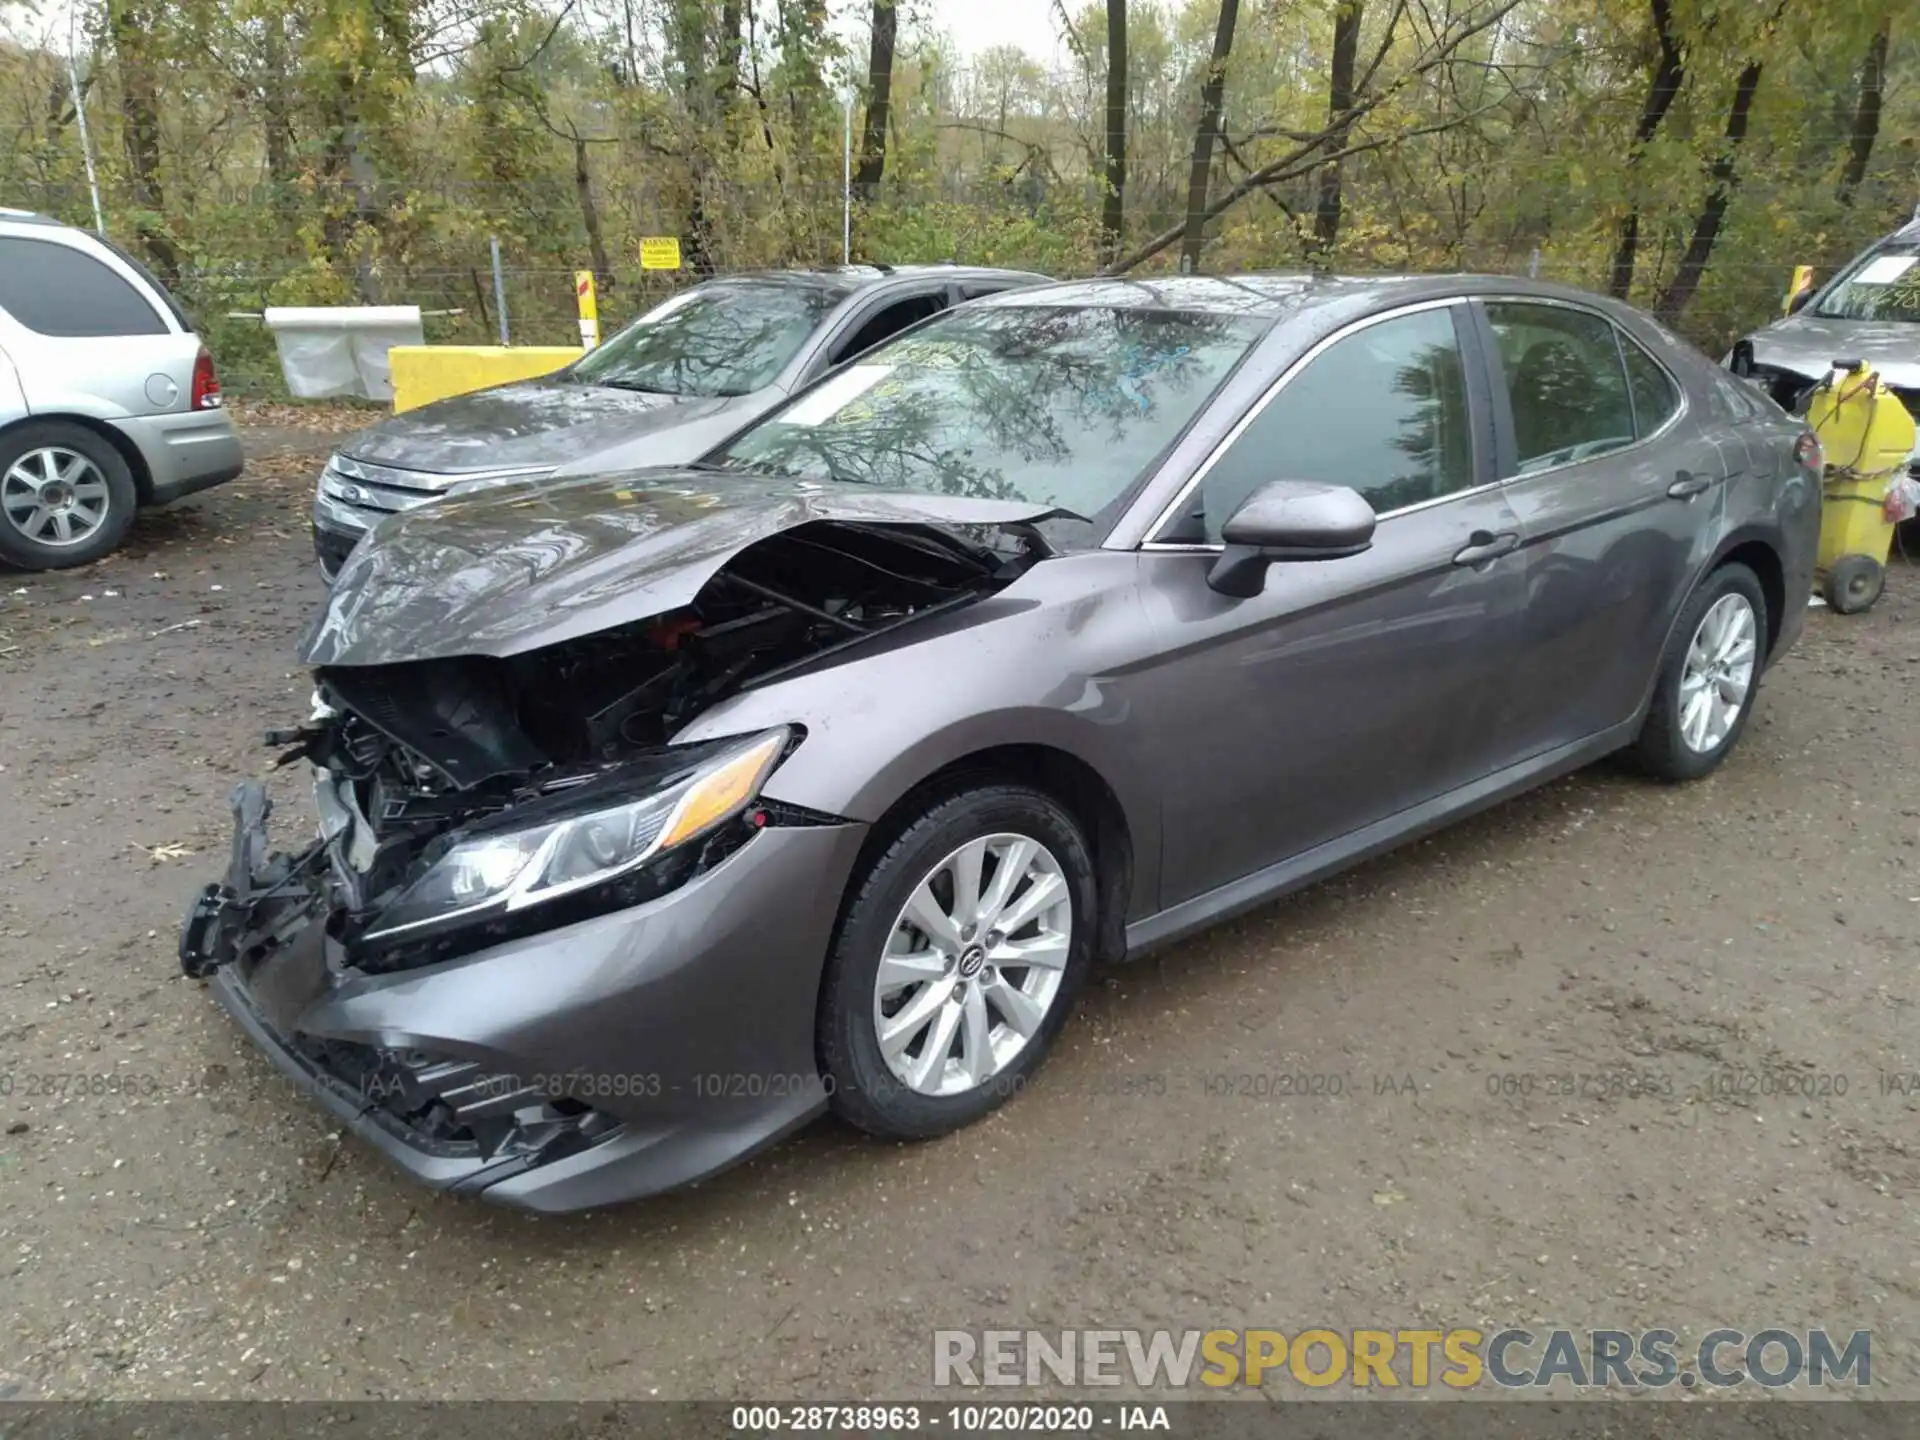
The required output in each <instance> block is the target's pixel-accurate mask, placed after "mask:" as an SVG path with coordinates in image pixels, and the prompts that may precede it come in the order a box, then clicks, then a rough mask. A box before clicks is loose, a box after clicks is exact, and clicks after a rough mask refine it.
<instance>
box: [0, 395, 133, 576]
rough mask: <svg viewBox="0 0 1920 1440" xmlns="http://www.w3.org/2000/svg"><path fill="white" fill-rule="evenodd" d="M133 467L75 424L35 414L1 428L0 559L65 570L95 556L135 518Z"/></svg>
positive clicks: (29, 566)
mask: <svg viewBox="0 0 1920 1440" xmlns="http://www.w3.org/2000/svg"><path fill="white" fill-rule="evenodd" d="M137 499H138V497H137V495H136V492H135V490H134V484H133V472H132V471H131V470H129V469H128V468H127V462H126V460H125V459H124V458H123V457H122V456H121V454H120V452H119V451H118V450H116V449H114V448H113V446H112V445H110V444H108V443H107V441H105V440H103V439H102V438H101V437H100V436H99V435H97V434H95V433H94V432H93V431H91V430H89V429H87V428H86V427H84V426H81V425H73V424H69V423H67V422H66V421H60V420H39V421H35V422H33V423H32V424H28V425H21V426H19V427H18V428H16V429H13V430H9V431H8V432H7V433H6V434H5V435H0V560H4V561H6V562H8V563H9V564H12V565H16V566H18V567H20V568H21V569H23V570H63V569H66V568H68V567H69V566H73V565H85V564H87V563H89V562H90V561H94V560H98V559H99V558H100V557H101V556H103V555H106V554H108V553H109V552H111V551H112V550H113V549H114V547H116V546H117V545H119V543H120V541H121V538H122V537H123V536H125V535H126V533H127V527H128V526H129V525H131V524H132V523H133V510H134V505H135V503H136V502H137Z"/></svg>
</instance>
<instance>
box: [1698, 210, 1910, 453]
mask: <svg viewBox="0 0 1920 1440" xmlns="http://www.w3.org/2000/svg"><path fill="white" fill-rule="evenodd" d="M1837 360H1865V361H1866V362H1867V363H1868V364H1870V365H1872V366H1873V368H1874V369H1876V370H1878V371H1879V372H1880V375H1881V378H1883V379H1884V380H1885V381H1886V383H1887V385H1888V386H1889V387H1890V388H1891V389H1892V390H1893V392H1894V393H1895V394H1896V395H1898V396H1899V397H1900V399H1901V400H1902V402H1904V403H1905V405H1906V407H1907V408H1908V409H1909V410H1911V411H1913V412H1914V413H1915V414H1920V211H1916V212H1915V215H1914V218H1913V219H1912V220H1910V221H1908V222H1907V224H1905V225H1903V226H1901V227H1900V228H1899V229H1898V230H1896V231H1894V232H1893V233H1892V234H1891V235H1887V236H1884V237H1882V238H1881V239H1879V240H1876V241H1875V242H1874V243H1873V244H1872V245H1870V246H1868V247H1867V248H1866V249H1865V250H1863V251H1862V252H1861V253H1860V254H1858V255H1856V256H1855V257H1854V258H1853V259H1852V260H1851V261H1849V262H1848V263H1847V264H1846V265H1845V266H1843V267H1841V269H1840V270H1839V271H1837V272H1836V273H1835V274H1834V276H1833V277H1832V278H1831V279H1830V280H1828V281H1827V282H1826V283H1825V284H1823V285H1814V286H1809V287H1808V288H1806V289H1803V290H1801V291H1799V292H1798V293H1797V294H1796V295H1795V296H1794V297H1793V299H1792V300H1791V301H1790V302H1789V305H1788V314H1787V315H1786V317H1785V318H1783V319H1780V320H1776V321H1774V322H1773V323H1772V324H1771V325H1767V326H1765V327H1763V328H1762V329H1759V330H1755V331H1754V332H1753V333H1752V334H1750V335H1746V336H1744V337H1742V338H1741V340H1740V341H1739V342H1738V343H1737V344H1736V345H1735V346H1734V347H1733V349H1732V350H1731V351H1730V352H1729V353H1728V355H1727V357H1726V364H1727V366H1728V368H1729V369H1731V370H1732V371H1733V372H1734V373H1735V374H1736V375H1744V376H1746V377H1747V378H1748V379H1750V380H1752V381H1753V382H1754V383H1755V384H1757V385H1758V386H1759V387H1760V388H1761V389H1762V390H1765V391H1766V392H1767V393H1768V394H1769V395H1771V396H1772V397H1773V398H1774V399H1775V400H1776V401H1778V402H1779V403H1780V405H1781V406H1782V407H1783V408H1785V409H1787V410H1789V411H1792V412H1794V413H1796V414H1797V413H1800V412H1801V411H1802V409H1803V408H1804V407H1805V405H1806V403H1807V396H1808V395H1809V393H1810V392H1811V391H1812V390H1813V387H1814V386H1815V385H1816V384H1818V383H1819V382H1820V380H1821V379H1823V378H1824V377H1825V376H1826V375H1827V373H1828V372H1829V371H1830V370H1832V369H1833V366H1834V362H1835V361H1837ZM1913 460H1914V464H1915V466H1916V467H1920V452H1916V453H1915V455H1914V457H1913Z"/></svg>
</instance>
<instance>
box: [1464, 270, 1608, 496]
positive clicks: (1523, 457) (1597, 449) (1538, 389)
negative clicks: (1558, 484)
mask: <svg viewBox="0 0 1920 1440" xmlns="http://www.w3.org/2000/svg"><path fill="white" fill-rule="evenodd" d="M1487 320H1488V322H1489V323H1490V324H1491V325H1492V327H1493V337H1494V343H1495V344H1496V345H1497V346H1498V347H1499V351H1500V364H1501V368H1502V369H1503V370H1505V372H1506V381H1507V398H1508V400H1509V401H1510V402H1511V405H1512V408H1513V432H1514V444H1515V447H1516V450H1517V454H1516V456H1515V458H1516V459H1517V461H1518V462H1519V464H1518V468H1517V472H1516V473H1518V474H1521V475H1527V474H1531V473H1533V472H1534V471H1537V470H1550V469H1552V468H1554V467H1555V466H1557V465H1570V464H1573V463H1574V462H1576V461H1579V460H1590V459H1592V458H1593V457H1594V456H1596V455H1604V454H1606V453H1607V452H1608V451H1609V450H1618V449H1620V448H1621V447H1623V446H1626V445H1631V444H1632V443H1633V441H1634V428H1633V402H1632V400H1631V399H1630V398H1629V396H1628V390H1627V374H1626V369H1625V367H1624V366H1623V365H1622V363H1621V359H1620V347H1619V346H1618V345H1617V344H1615V343H1614V338H1613V336H1614V328H1613V322H1612V321H1610V320H1608V319H1606V318H1604V317H1602V316H1599V315H1593V314H1590V313H1588V312H1587V311H1585V310H1571V309H1568V308H1566V307H1565V306H1561V305H1535V304H1531V303H1528V302H1526V301H1490V302H1488V304H1487Z"/></svg>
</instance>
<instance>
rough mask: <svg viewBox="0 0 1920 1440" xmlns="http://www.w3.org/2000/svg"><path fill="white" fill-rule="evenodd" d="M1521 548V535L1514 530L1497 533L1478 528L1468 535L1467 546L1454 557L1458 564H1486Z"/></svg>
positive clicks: (1455, 562) (1454, 561)
mask: <svg viewBox="0 0 1920 1440" xmlns="http://www.w3.org/2000/svg"><path fill="white" fill-rule="evenodd" d="M1519 548H1520V536H1519V535H1518V533H1516V532H1515V531H1512V530H1506V531H1502V532H1501V533H1500V534H1498V535H1495V534H1494V533H1493V532H1492V531H1490V530H1476V531H1474V532H1473V534H1471V535H1469V536H1468V537H1467V548H1466V549H1464V550H1462V551H1461V552H1460V553H1459V554H1458V555H1455V556H1454V557H1453V563H1454V564H1456V565H1484V564H1485V563H1486V562H1487V561H1489V560H1498V559H1499V558H1500V557H1501V556H1502V555H1505V554H1507V553H1508V552H1509V551H1512V550H1518V549H1519Z"/></svg>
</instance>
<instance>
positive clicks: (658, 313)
mask: <svg viewBox="0 0 1920 1440" xmlns="http://www.w3.org/2000/svg"><path fill="white" fill-rule="evenodd" d="M842 293H843V292H842V291H840V290H838V289H836V288H834V287H832V286H829V285H794V284H780V283H776V282H771V281H765V280H718V281H713V282H711V283H709V284H706V285H698V286H695V287H694V288H693V289H691V290H683V291H681V292H680V293H679V294H678V295H676V296H674V297H673V298H672V299H671V300H668V301H666V302H665V303H664V304H661V305H656V306H655V307H654V308H653V309H651V310H649V311H648V312H647V313H646V314H645V315H642V316H641V317H640V318H639V319H638V320H636V321H634V322H633V323H632V324H631V325H629V326H628V327H627V328H626V329H624V330H622V331H621V332H620V333H619V334H618V335H615V336H614V337H613V338H612V339H611V340H609V341H607V342H606V343H605V344H604V345H602V346H600V347H599V348H598V349H597V350H593V351H591V352H589V353H588V354H587V355H586V356H585V357H584V358H582V359H581V360H580V361H579V362H578V363H577V364H575V365H574V367H573V368H572V369H571V370H569V371H568V372H567V378H568V379H570V380H572V381H574V382H576V383H579V384H583V385H606V386H610V387H612V388H613V389H616V390H639V391H644V392H647V393H650V394H657V395H689V396H710V395H747V394H750V393H752V392H753V391H755V390H761V389H765V388H766V387H767V386H768V385H771V384H772V383H773V381H774V380H775V378H776V377H777V376H778V375H779V374H780V372H781V370H783V369H784V368H785V367H786V364H787V362H788V361H789V360H791V359H792V358H793V357H794V356H795V355H796V354H797V353H799V350H800V347H801V346H802V345H804V344H805V343H806V340H807V337H808V336H809V335H811V334H812V333H813V331H814V327H815V326H817V325H818V324H819V323H820V321H821V320H822V319H823V318H825V316H826V314H827V312H828V311H829V310H831V309H833V307H834V306H835V305H836V304H838V303H839V302H840V299H841V296H842Z"/></svg>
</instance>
